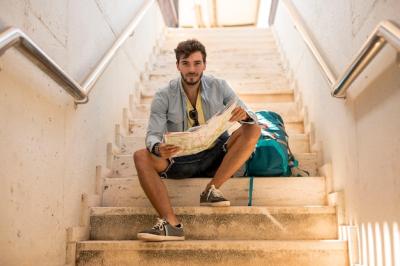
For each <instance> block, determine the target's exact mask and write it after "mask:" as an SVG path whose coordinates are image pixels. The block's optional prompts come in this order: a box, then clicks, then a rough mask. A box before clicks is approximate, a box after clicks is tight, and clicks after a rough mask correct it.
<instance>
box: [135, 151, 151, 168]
mask: <svg viewBox="0 0 400 266" xmlns="http://www.w3.org/2000/svg"><path fill="white" fill-rule="evenodd" d="M133 161H134V162H135V166H136V168H139V167H141V166H143V165H145V164H149V163H151V162H150V156H149V151H148V150H146V149H141V150H137V151H135V152H134V153H133Z"/></svg>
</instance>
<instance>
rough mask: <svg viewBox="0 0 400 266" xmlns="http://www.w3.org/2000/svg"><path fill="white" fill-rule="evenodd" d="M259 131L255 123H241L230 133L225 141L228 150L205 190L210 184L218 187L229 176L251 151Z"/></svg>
mask: <svg viewBox="0 0 400 266" xmlns="http://www.w3.org/2000/svg"><path fill="white" fill-rule="evenodd" d="M260 133H261V129H260V127H259V126H258V125H256V124H243V125H242V126H241V127H240V128H238V129H237V130H235V132H233V133H232V136H230V138H229V140H228V143H227V149H228V151H227V153H226V155H225V157H224V159H223V160H222V163H221V165H220V166H219V168H218V170H217V172H216V173H215V176H214V178H213V179H211V181H210V183H208V184H207V187H206V190H207V189H208V188H209V187H210V186H211V185H214V186H215V187H216V188H219V187H221V186H222V184H223V183H224V182H225V181H226V180H228V179H229V178H231V176H232V175H233V174H234V173H235V172H236V171H237V170H238V169H239V168H240V166H242V165H243V164H244V163H245V162H246V160H247V159H248V158H249V156H250V155H251V153H252V152H253V150H254V147H255V145H256V144H257V140H258V138H259V137H260Z"/></svg>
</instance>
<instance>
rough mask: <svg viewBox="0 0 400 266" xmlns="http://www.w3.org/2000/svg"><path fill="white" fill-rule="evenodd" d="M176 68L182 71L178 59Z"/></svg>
mask: <svg viewBox="0 0 400 266" xmlns="http://www.w3.org/2000/svg"><path fill="white" fill-rule="evenodd" d="M176 69H178V71H180V69H179V61H176Z"/></svg>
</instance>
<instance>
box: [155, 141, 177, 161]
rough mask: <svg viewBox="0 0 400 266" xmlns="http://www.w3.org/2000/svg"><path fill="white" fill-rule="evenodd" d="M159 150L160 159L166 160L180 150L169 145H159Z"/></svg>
mask: <svg viewBox="0 0 400 266" xmlns="http://www.w3.org/2000/svg"><path fill="white" fill-rule="evenodd" d="M159 150H160V157H161V158H163V159H168V158H171V157H172V156H174V155H175V154H177V153H178V152H180V150H181V148H180V147H178V146H175V145H171V144H165V143H160V146H159Z"/></svg>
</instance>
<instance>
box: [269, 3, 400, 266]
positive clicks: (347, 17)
mask: <svg viewBox="0 0 400 266" xmlns="http://www.w3.org/2000/svg"><path fill="white" fill-rule="evenodd" d="M293 4H294V6H295V8H296V9H297V10H298V12H299V13H300V14H301V17H302V18H303V20H304V22H305V24H306V27H307V29H308V30H309V32H310V33H311V36H312V37H313V39H314V40H315V42H316V45H317V46H318V47H319V49H320V51H321V52H322V54H323V56H324V57H325V58H326V60H327V62H328V64H329V65H330V66H331V67H332V69H333V71H334V72H335V74H336V76H338V74H342V72H343V71H344V70H345V68H346V67H347V66H348V64H350V62H351V60H352V58H353V57H354V56H355V53H356V52H357V51H358V50H359V49H360V48H361V46H362V44H363V43H364V42H365V40H366V39H367V37H368V36H369V34H370V33H371V32H372V31H373V29H374V28H375V26H376V25H377V24H378V23H379V22H380V21H382V20H385V19H390V20H392V21H394V22H395V23H397V25H400V17H399V13H400V2H399V1H397V0H387V1H383V0H375V1H374V0H368V1H365V0H351V1H348V0H339V1H317V0H312V1H293ZM274 27H275V30H276V32H277V36H278V38H279V42H280V43H281V47H282V51H283V53H284V54H285V57H286V59H287V61H288V70H289V73H290V75H291V77H292V78H293V80H295V81H296V85H297V87H298V88H299V89H300V92H301V95H302V99H303V102H304V104H305V105H306V106H307V108H308V113H309V117H310V121H312V122H313V123H314V124H315V128H316V138H317V141H321V142H322V144H323V158H324V162H325V163H328V162H331V163H332V166H333V177H334V178H333V188H334V190H336V191H340V190H344V192H345V203H346V209H347V210H346V214H347V223H348V224H356V225H359V226H364V227H365V228H366V227H368V228H371V230H370V232H369V233H368V234H365V235H364V237H363V238H362V239H361V243H362V245H361V246H360V248H362V247H364V248H363V249H362V250H361V260H360V261H359V263H362V265H375V264H377V265H392V264H394V263H395V261H396V263H399V264H400V255H399V254H400V250H399V249H400V246H399V244H398V243H399V233H398V224H399V223H400V204H399V202H400V176H399V173H400V164H399V163H398V158H399V151H400V134H399V131H400V119H399V115H400V68H399V66H398V63H397V62H396V51H395V49H394V48H392V47H390V46H386V47H385V48H384V49H383V51H382V53H381V54H379V56H378V57H377V58H376V59H375V60H374V61H373V62H372V63H371V65H370V66H369V67H368V68H367V69H366V71H364V72H363V73H362V74H361V76H360V77H359V78H358V80H357V81H356V82H355V83H354V84H353V85H352V86H351V88H350V90H349V94H348V98H347V99H346V100H340V99H336V98H333V97H331V96H330V87H329V86H328V83H327V82H326V80H325V79H324V76H323V75H322V72H321V70H320V68H319V66H318V64H317V61H316V60H315V59H314V58H313V56H312V55H311V53H310V52H309V50H308V48H307V47H306V46H305V44H304V42H303V40H302V38H301V37H300V35H299V34H298V32H297V31H296V29H295V28H294V26H293V24H292V22H291V20H290V18H289V15H288V13H287V10H286V9H285V8H284V6H283V5H282V4H280V6H279V8H278V14H277V18H276V21H275V26H274ZM384 228H386V229H387V230H386V229H384ZM385 230H386V231H387V232H386V233H385V234H383V232H384V231H385ZM384 242H385V244H383V243H384ZM396 243H397V244H396ZM385 263H386V264H385ZM395 265H398V264H395Z"/></svg>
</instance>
